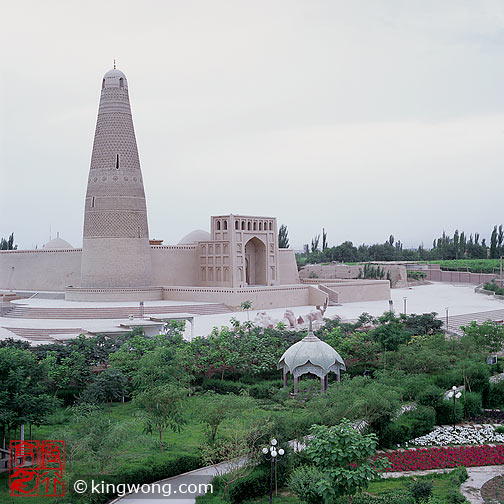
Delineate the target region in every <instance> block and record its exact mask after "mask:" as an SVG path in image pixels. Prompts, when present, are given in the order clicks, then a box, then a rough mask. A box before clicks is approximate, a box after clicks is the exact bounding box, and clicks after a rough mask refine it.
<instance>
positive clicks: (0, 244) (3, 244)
mask: <svg viewBox="0 0 504 504" xmlns="http://www.w3.org/2000/svg"><path fill="white" fill-rule="evenodd" d="M16 249H17V245H14V233H11V234H10V235H9V237H8V238H7V239H5V238H0V250H16Z"/></svg>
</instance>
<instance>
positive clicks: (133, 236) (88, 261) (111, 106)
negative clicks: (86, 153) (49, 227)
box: [81, 69, 152, 288]
mask: <svg viewBox="0 0 504 504" xmlns="http://www.w3.org/2000/svg"><path fill="white" fill-rule="evenodd" d="M83 235H84V236H83V238H84V239H83V246H82V272H81V273H82V277H81V285H82V287H86V288H88V287H92V288H99V287H107V288H110V287H123V286H127V287H136V286H142V287H144V286H148V285H151V281H152V264H151V256H150V247H149V228H148V224H147V205H146V202H145V192H144V187H143V179H142V172H141V170H140V160H139V157H138V149H137V143H136V138H135V129H134V127H133V118H132V115H131V108H130V103H129V95H128V85H127V80H126V77H125V75H124V74H123V73H122V72H120V71H119V70H115V69H114V70H111V71H109V72H107V73H106V74H105V77H104V79H103V84H102V90H101V97H100V106H99V109H98V119H97V122H96V130H95V136H94V142H93V152H92V155H91V166H90V170H89V177H88V188H87V193H86V200H85V212H84V232H83Z"/></svg>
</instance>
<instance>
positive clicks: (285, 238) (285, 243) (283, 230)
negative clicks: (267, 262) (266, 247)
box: [278, 224, 289, 248]
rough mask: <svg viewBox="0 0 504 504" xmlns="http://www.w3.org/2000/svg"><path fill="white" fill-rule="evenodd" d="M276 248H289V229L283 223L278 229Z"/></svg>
mask: <svg viewBox="0 0 504 504" xmlns="http://www.w3.org/2000/svg"><path fill="white" fill-rule="evenodd" d="M278 248H289V231H288V230H287V226H286V225H285V224H282V225H281V226H280V229H279V230H278Z"/></svg>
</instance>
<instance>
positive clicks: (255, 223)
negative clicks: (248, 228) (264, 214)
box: [254, 221, 257, 231]
mask: <svg viewBox="0 0 504 504" xmlns="http://www.w3.org/2000/svg"><path fill="white" fill-rule="evenodd" d="M254 231H257V222H255V221H254Z"/></svg>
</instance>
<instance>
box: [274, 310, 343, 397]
mask: <svg viewBox="0 0 504 504" xmlns="http://www.w3.org/2000/svg"><path fill="white" fill-rule="evenodd" d="M277 369H281V370H282V371H283V386H284V387H286V386H287V373H291V374H292V375H293V376H294V394H297V392H298V388H297V385H298V380H299V378H300V377H301V375H304V374H307V373H311V374H314V375H316V376H318V377H319V378H320V390H321V391H322V392H325V391H326V390H327V375H328V374H329V373H330V372H331V371H332V372H333V373H336V376H337V380H338V381H340V371H341V370H343V371H345V370H346V366H345V362H344V361H343V359H342V358H341V356H340V354H339V353H338V352H336V350H334V348H333V347H332V346H331V345H328V344H327V343H325V342H324V341H322V340H320V339H319V338H317V336H315V335H314V334H313V331H312V325H311V320H310V329H309V330H308V334H307V335H306V336H305V337H304V338H303V339H302V340H301V341H298V342H297V343H294V345H292V346H290V347H289V348H288V349H287V350H286V351H285V352H284V354H283V355H282V357H280V360H279V361H278V366H277Z"/></svg>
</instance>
